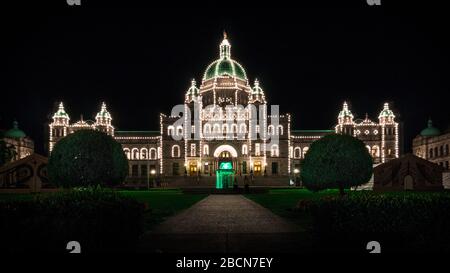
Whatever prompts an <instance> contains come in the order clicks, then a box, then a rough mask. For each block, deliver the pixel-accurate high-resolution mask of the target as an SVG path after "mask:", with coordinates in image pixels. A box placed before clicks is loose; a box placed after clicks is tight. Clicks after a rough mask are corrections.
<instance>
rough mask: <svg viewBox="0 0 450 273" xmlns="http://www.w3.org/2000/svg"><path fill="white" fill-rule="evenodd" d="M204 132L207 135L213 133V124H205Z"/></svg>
mask: <svg viewBox="0 0 450 273" xmlns="http://www.w3.org/2000/svg"><path fill="white" fill-rule="evenodd" d="M203 134H205V135H206V136H210V135H211V124H209V123H206V124H205V127H204V129H203Z"/></svg>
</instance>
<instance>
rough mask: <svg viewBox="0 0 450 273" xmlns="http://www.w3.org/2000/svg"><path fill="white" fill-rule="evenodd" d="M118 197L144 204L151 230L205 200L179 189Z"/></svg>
mask: <svg viewBox="0 0 450 273" xmlns="http://www.w3.org/2000/svg"><path fill="white" fill-rule="evenodd" d="M118 193H119V194H120V195H123V196H126V197H129V198H132V199H135V200H137V201H138V202H142V203H145V204H146V207H147V208H149V210H148V211H147V212H146V213H145V229H146V230H148V229H151V228H152V227H154V226H155V225H157V224H158V223H160V222H162V221H164V220H165V219H166V218H167V217H169V216H172V215H174V214H176V213H178V212H180V211H181V210H183V209H187V208H189V207H190V206H192V205H193V204H195V203H196V202H198V201H200V200H201V199H203V198H205V197H206V196H207V195H206V194H184V193H183V192H182V191H181V190H179V189H152V190H149V191H118ZM48 195H51V193H41V194H0V200H31V199H33V198H35V197H37V196H48Z"/></svg>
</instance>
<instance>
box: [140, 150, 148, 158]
mask: <svg viewBox="0 0 450 273" xmlns="http://www.w3.org/2000/svg"><path fill="white" fill-rule="evenodd" d="M147 154H148V150H147V149H146V148H142V149H141V155H140V158H141V159H147Z"/></svg>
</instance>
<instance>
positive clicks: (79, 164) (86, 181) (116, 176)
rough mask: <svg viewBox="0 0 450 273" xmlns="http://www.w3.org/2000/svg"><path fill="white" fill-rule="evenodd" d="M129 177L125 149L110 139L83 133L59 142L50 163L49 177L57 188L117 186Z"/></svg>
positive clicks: (94, 133)
mask: <svg viewBox="0 0 450 273" xmlns="http://www.w3.org/2000/svg"><path fill="white" fill-rule="evenodd" d="M127 174H128V161H127V158H126V156H125V153H124V152H123V150H122V146H121V145H120V144H119V143H118V142H117V141H115V140H114V139H113V138H112V137H111V136H109V135H107V134H105V133H102V132H99V131H94V130H80V131H77V132H75V133H73V134H70V135H68V136H66V137H64V138H62V139H61V140H60V141H58V142H57V143H56V145H55V147H54V149H53V151H52V153H51V155H50V158H49V161H48V176H49V179H50V181H51V182H52V183H54V184H55V185H57V186H62V187H65V188H68V187H86V186H94V185H100V186H114V185H117V184H119V183H121V182H123V180H124V179H125V177H126V175H127Z"/></svg>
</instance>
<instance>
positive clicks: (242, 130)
mask: <svg viewBox="0 0 450 273" xmlns="http://www.w3.org/2000/svg"><path fill="white" fill-rule="evenodd" d="M239 131H240V133H241V134H245V133H247V125H245V123H242V124H241V126H240V129H239Z"/></svg>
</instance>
